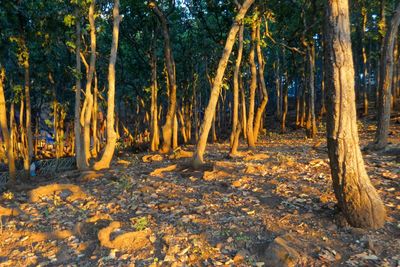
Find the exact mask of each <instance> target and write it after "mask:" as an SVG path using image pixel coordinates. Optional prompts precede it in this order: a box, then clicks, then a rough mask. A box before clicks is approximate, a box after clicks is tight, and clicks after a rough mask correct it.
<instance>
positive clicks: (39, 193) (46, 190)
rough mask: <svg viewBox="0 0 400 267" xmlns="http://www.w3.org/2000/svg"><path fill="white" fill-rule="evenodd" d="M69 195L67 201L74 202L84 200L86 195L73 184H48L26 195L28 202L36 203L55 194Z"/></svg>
mask: <svg viewBox="0 0 400 267" xmlns="http://www.w3.org/2000/svg"><path fill="white" fill-rule="evenodd" d="M68 191H69V192H70V193H71V194H70V195H68V196H67V197H66V199H67V200H68V201H71V202H72V201H75V200H78V199H85V198H87V195H86V193H85V192H83V191H82V189H81V188H80V187H79V186H77V185H73V184H49V185H45V186H40V187H38V188H36V189H33V190H31V191H30V192H29V193H28V196H29V200H30V201H31V202H38V201H40V199H41V198H43V197H50V196H52V195H54V194H56V193H64V192H65V193H68Z"/></svg>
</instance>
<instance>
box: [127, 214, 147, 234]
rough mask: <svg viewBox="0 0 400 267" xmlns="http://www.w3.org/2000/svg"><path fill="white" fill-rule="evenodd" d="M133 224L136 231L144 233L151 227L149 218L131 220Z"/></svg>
mask: <svg viewBox="0 0 400 267" xmlns="http://www.w3.org/2000/svg"><path fill="white" fill-rule="evenodd" d="M131 222H132V224H133V227H134V228H135V230H136V231H143V230H145V229H146V228H148V227H149V224H150V223H149V220H148V219H147V217H139V218H131Z"/></svg>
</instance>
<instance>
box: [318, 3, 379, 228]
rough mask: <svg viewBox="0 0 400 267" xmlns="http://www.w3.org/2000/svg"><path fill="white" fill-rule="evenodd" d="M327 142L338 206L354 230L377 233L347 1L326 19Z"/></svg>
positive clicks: (331, 8)
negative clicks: (357, 102) (360, 123)
mask: <svg viewBox="0 0 400 267" xmlns="http://www.w3.org/2000/svg"><path fill="white" fill-rule="evenodd" d="M325 17H326V44H325V47H326V56H325V66H326V80H325V83H326V87H327V92H328V103H327V105H328V106H327V107H328V116H327V141H328V154H329V159H330V166H331V173H332V179H333V187H334V191H335V195H336V198H337V200H338V202H339V207H340V208H341V209H342V211H343V212H344V215H345V217H346V218H347V221H348V222H349V223H350V224H351V225H352V226H354V227H365V228H375V229H376V228H379V227H382V226H383V224H384V221H385V208H384V205H383V203H382V201H381V199H380V198H379V195H378V193H377V192H376V190H375V188H374V187H373V185H372V184H371V182H370V180H369V177H368V174H367V172H366V170H365V166H364V161H363V158H362V154H361V150H360V147H359V139H358V129H357V119H356V116H357V115H356V105H355V93H354V65H353V58H352V50H351V38H350V22H349V10H348V0H329V1H328V5H327V14H326V16H325Z"/></svg>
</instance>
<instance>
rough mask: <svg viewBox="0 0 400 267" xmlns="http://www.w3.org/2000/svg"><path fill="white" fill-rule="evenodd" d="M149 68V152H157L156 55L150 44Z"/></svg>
mask: <svg viewBox="0 0 400 267" xmlns="http://www.w3.org/2000/svg"><path fill="white" fill-rule="evenodd" d="M150 67H151V108H150V109H151V113H150V116H151V119H150V150H151V151H153V152H154V151H157V150H158V146H159V144H160V139H159V129H158V119H157V115H158V111H157V107H158V106H157V91H158V88H157V55H156V51H155V47H154V44H152V48H151V55H150Z"/></svg>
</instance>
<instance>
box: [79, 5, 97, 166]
mask: <svg viewBox="0 0 400 267" xmlns="http://www.w3.org/2000/svg"><path fill="white" fill-rule="evenodd" d="M95 6H96V1H95V0H92V1H91V3H90V7H89V16H88V17H89V25H90V61H89V69H88V71H87V75H86V88H85V103H84V107H85V108H84V109H83V110H82V113H83V147H84V148H83V153H84V154H83V157H84V159H85V165H86V168H88V167H89V160H90V157H91V153H90V139H91V138H90V122H91V119H92V113H93V94H92V83H93V76H94V72H95V68H96V25H95V18H94V11H95Z"/></svg>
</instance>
